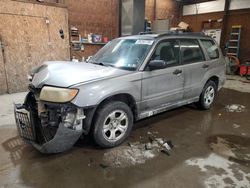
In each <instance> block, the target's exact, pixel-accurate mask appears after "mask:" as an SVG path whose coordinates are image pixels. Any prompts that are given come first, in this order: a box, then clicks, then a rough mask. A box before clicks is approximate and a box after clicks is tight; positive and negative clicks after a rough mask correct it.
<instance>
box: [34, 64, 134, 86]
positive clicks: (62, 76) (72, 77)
mask: <svg viewBox="0 0 250 188" xmlns="http://www.w3.org/2000/svg"><path fill="white" fill-rule="evenodd" d="M129 73H131V71H126V70H121V69H117V68H113V67H105V66H101V65H95V64H92V63H76V62H71V61H48V62H45V63H43V65H41V66H39V67H36V68H35V69H33V70H32V74H33V75H34V76H33V79H32V85H33V86H34V87H36V88H41V87H42V86H43V85H51V86H58V87H70V86H73V85H75V84H79V83H86V82H92V81H96V80H100V79H104V78H112V77H116V76H121V75H125V74H129Z"/></svg>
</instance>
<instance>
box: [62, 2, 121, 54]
mask: <svg viewBox="0 0 250 188" xmlns="http://www.w3.org/2000/svg"><path fill="white" fill-rule="evenodd" d="M64 1H65V4H66V6H67V7H68V11H69V27H71V26H75V27H77V28H78V29H79V31H80V34H81V35H82V36H83V37H86V36H87V34H89V33H94V34H101V35H102V36H106V37H108V38H109V39H114V38H117V37H118V35H119V0H95V1H93V0H78V1H76V0H64ZM101 47H102V45H85V50H84V51H83V52H81V51H77V52H74V51H71V52H72V56H75V57H77V58H78V57H80V56H84V57H88V56H90V55H93V54H95V53H96V52H97V51H98V50H99V49H100V48H101Z"/></svg>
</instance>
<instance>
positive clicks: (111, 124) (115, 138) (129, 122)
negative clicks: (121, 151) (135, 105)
mask: <svg viewBox="0 0 250 188" xmlns="http://www.w3.org/2000/svg"><path fill="white" fill-rule="evenodd" d="M95 117H96V121H95V125H94V132H93V136H94V140H95V142H96V143H97V144H98V145H99V146H101V147H104V148H110V147H114V146H117V145H119V144H121V143H122V142H123V141H124V140H125V139H126V138H127V137H128V136H129V134H130V132H131V129H132V126H133V113H132V112H131V109H130V108H129V107H128V105H127V104H125V103H124V102H120V101H113V102H109V103H106V104H104V105H103V106H102V107H101V108H100V109H99V110H98V111H97V114H96V116H95Z"/></svg>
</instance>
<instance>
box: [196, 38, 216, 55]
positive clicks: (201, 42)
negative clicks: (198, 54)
mask: <svg viewBox="0 0 250 188" xmlns="http://www.w3.org/2000/svg"><path fill="white" fill-rule="evenodd" d="M202 41H211V42H212V43H214V45H216V47H217V51H218V57H216V58H211V57H210V56H209V53H208V52H207V49H206V48H205V46H204V45H203V43H202ZM200 43H201V45H202V48H203V49H204V51H205V52H206V54H207V57H208V59H209V60H216V59H219V58H220V50H219V46H218V45H217V43H216V42H215V41H214V40H213V39H200Z"/></svg>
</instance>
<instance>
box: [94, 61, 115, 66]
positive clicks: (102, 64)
mask: <svg viewBox="0 0 250 188" xmlns="http://www.w3.org/2000/svg"><path fill="white" fill-rule="evenodd" d="M91 63H93V64H95V65H101V66H105V67H115V66H114V65H111V64H104V63H102V62H100V63H97V62H91Z"/></svg>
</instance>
